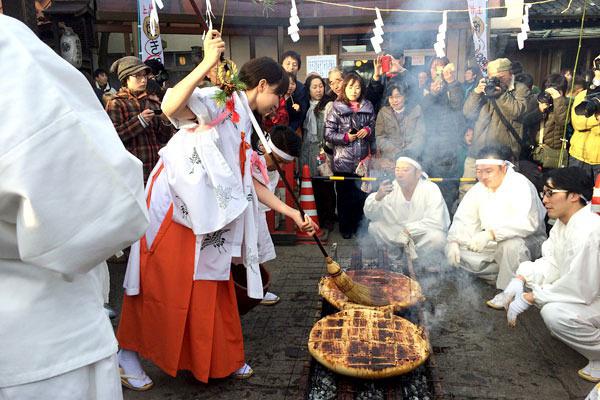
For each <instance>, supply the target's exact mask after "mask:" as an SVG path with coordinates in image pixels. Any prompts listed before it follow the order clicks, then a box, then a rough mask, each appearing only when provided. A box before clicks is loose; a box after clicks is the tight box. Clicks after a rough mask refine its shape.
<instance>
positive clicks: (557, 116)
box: [525, 96, 569, 150]
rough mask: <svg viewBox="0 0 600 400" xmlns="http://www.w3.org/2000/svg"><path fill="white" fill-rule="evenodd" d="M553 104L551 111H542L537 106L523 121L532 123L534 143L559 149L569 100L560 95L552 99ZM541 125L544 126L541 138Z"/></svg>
mask: <svg viewBox="0 0 600 400" xmlns="http://www.w3.org/2000/svg"><path fill="white" fill-rule="evenodd" d="M553 104H554V106H553V107H552V111H550V112H548V113H542V112H541V111H540V110H539V108H538V109H536V110H534V111H533V112H531V113H529V115H528V118H526V119H525V123H526V124H528V123H532V125H533V126H534V127H535V128H536V129H535V137H534V140H535V141H534V144H535V145H537V144H540V143H542V144H545V145H546V146H548V147H550V148H552V149H554V150H560V148H561V144H562V142H561V139H562V136H563V130H564V128H565V120H566V119H567V108H568V106H569V100H568V99H567V98H566V97H564V96H561V97H558V98H556V99H554V100H553ZM542 127H543V128H544V129H543V132H544V137H543V138H542V137H541V132H542Z"/></svg>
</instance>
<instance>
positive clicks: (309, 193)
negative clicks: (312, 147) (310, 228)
mask: <svg viewBox="0 0 600 400" xmlns="http://www.w3.org/2000/svg"><path fill="white" fill-rule="evenodd" d="M300 206H301V207H302V209H303V210H304V212H305V213H306V215H308V216H309V217H310V218H312V220H313V221H314V222H315V224H317V225H320V224H319V216H318V215H317V203H316V202H315V193H314V191H313V187H312V182H311V180H310V169H309V168H308V165H307V164H304V166H303V167H302V181H301V183H300ZM316 234H317V236H318V237H319V239H321V237H322V236H323V234H324V232H323V231H322V230H321V228H320V227H319V230H318V231H317V233H316ZM296 238H297V239H298V240H303V241H311V240H312V235H309V234H308V233H305V232H302V231H297V232H296Z"/></svg>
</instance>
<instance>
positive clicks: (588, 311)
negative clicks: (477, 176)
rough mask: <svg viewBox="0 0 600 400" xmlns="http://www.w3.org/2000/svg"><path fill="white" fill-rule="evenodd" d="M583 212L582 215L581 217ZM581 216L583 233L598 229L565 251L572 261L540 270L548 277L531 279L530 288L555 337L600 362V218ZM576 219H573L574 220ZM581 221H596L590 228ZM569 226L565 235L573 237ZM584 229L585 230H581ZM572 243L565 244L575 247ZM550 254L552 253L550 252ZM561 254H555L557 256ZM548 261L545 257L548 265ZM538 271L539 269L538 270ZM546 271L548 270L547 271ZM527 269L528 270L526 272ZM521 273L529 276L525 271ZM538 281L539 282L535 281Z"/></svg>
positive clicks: (588, 215)
mask: <svg viewBox="0 0 600 400" xmlns="http://www.w3.org/2000/svg"><path fill="white" fill-rule="evenodd" d="M581 212H583V211H580V213H581ZM585 214H587V215H580V216H578V218H577V219H578V221H575V222H576V223H577V225H580V226H581V227H582V228H583V229H589V228H590V227H592V226H595V228H594V230H593V231H591V232H589V234H588V236H587V237H582V238H581V242H582V243H580V244H577V245H576V247H577V248H576V249H575V251H572V250H571V249H569V248H566V249H563V251H564V252H565V253H567V254H573V258H572V259H571V260H566V261H567V262H566V263H565V264H563V265H558V264H557V265H556V268H557V270H558V271H554V268H553V267H552V266H550V265H546V266H544V265H543V264H540V265H539V267H540V269H541V270H543V271H544V272H545V274H539V271H535V274H536V276H531V273H530V274H529V275H530V277H531V278H532V282H536V283H532V284H531V286H532V288H533V296H534V299H535V302H536V304H538V305H541V306H542V310H541V315H542V319H543V320H544V323H545V324H546V326H547V327H548V329H549V330H550V332H551V333H552V335H553V336H555V337H556V338H558V339H559V340H561V341H563V342H564V343H566V344H567V345H568V346H570V347H571V348H573V349H574V350H575V351H577V352H579V353H580V354H581V355H583V356H584V357H586V358H587V359H588V360H590V361H595V362H596V363H598V362H600V222H598V220H599V219H600V217H598V216H597V215H594V214H592V213H590V212H589V207H586V209H585ZM573 217H574V216H573ZM581 219H590V220H591V219H594V220H595V221H594V222H593V223H591V224H587V223H585V222H584V221H582V220H581ZM570 224H571V221H569V223H568V224H567V228H566V231H567V232H568V233H567V235H568V234H573V233H574V232H572V231H571V230H570V227H569V226H568V225H570ZM582 225H584V226H582ZM569 242H570V240H568V241H565V242H564V244H566V245H567V246H568V245H569V244H572V245H575V243H573V242H571V243H569ZM548 250H549V249H548ZM559 251H560V250H556V251H553V252H554V253H555V254H558V252H559ZM547 260H548V258H547V257H546V261H547ZM536 267H537V266H536ZM545 267H546V268H545ZM548 267H549V268H548ZM524 269H525V268H524ZM521 272H525V273H527V271H524V270H522V271H521ZM536 280H537V281H536Z"/></svg>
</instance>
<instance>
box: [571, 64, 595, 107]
mask: <svg viewBox="0 0 600 400" xmlns="http://www.w3.org/2000/svg"><path fill="white" fill-rule="evenodd" d="M594 61H595V60H594ZM599 112H600V92H596V93H592V94H589V95H587V96H585V99H583V101H582V102H581V103H579V104H578V105H577V107H575V114H577V115H585V117H586V118H589V117H591V116H593V115H594V114H596V113H599Z"/></svg>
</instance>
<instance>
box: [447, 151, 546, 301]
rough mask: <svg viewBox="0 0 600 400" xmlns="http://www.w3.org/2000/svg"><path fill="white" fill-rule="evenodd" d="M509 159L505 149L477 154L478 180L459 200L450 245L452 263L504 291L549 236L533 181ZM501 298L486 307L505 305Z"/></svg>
mask: <svg viewBox="0 0 600 400" xmlns="http://www.w3.org/2000/svg"><path fill="white" fill-rule="evenodd" d="M509 157H510V149H508V148H506V147H495V146H488V147H484V148H483V149H482V150H481V151H480V152H479V154H478V159H477V160H476V162H475V165H476V173H477V179H478V180H479V182H478V183H477V184H475V185H474V186H473V188H472V189H471V190H469V191H468V192H467V194H466V195H465V197H464V199H463V201H462V202H461V203H460V204H459V206H458V209H457V210H456V214H455V215H454V221H453V222H452V225H451V226H450V229H449V231H448V245H447V248H446V255H447V257H448V262H449V264H450V265H454V266H459V267H461V268H463V269H465V270H467V271H469V272H471V273H473V274H475V275H477V276H478V277H480V278H481V279H483V280H485V281H486V282H488V283H490V284H493V285H495V286H496V288H498V289H501V290H503V289H504V288H505V287H506V285H507V284H508V283H509V281H510V280H511V278H513V277H514V272H515V271H516V269H517V267H518V266H519V264H520V263H522V262H523V261H528V260H531V259H534V258H536V257H537V256H538V254H539V249H540V246H541V244H542V242H543V241H544V240H545V239H546V232H545V225H544V216H545V214H546V212H545V210H544V206H543V205H542V202H541V201H540V198H539V195H538V193H537V191H536V189H535V187H534V186H533V184H532V183H531V182H530V181H529V180H528V179H527V178H525V176H523V175H521V174H519V173H518V172H515V171H514V170H513V168H512V164H510V163H509V162H508V161H506V160H507V159H508V158H509ZM501 294H502V293H501ZM500 297H501V296H500ZM501 300H503V299H500V298H499V296H496V297H495V298H494V299H493V300H491V301H489V302H488V305H489V306H491V307H503V305H504V302H502V301H501Z"/></svg>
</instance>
